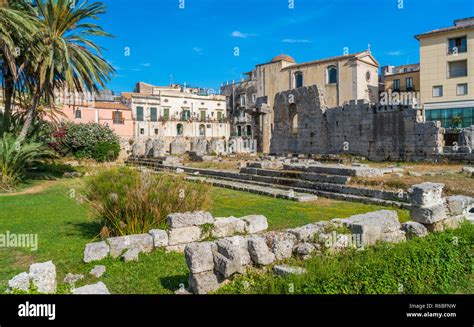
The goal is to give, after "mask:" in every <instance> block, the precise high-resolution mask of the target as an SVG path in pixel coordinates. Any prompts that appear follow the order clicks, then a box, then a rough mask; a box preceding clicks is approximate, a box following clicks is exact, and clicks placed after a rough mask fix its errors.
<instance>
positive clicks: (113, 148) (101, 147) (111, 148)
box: [92, 142, 120, 162]
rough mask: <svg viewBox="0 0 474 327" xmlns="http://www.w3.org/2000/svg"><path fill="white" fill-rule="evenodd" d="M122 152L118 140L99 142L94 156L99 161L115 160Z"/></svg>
mask: <svg viewBox="0 0 474 327" xmlns="http://www.w3.org/2000/svg"><path fill="white" fill-rule="evenodd" d="M119 154H120V144H118V143H117V142H113V143H111V142H99V143H97V144H96V145H95V147H94V152H93V154H92V157H93V158H94V159H95V160H97V161H98V162H105V161H115V160H117V158H118V156H119Z"/></svg>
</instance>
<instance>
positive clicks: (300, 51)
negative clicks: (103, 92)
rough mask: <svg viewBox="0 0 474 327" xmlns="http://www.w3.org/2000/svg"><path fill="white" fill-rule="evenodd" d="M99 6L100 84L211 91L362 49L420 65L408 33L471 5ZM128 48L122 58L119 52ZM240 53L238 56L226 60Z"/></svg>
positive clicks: (238, 1) (209, 1)
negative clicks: (105, 68) (279, 59)
mask: <svg viewBox="0 0 474 327" xmlns="http://www.w3.org/2000/svg"><path fill="white" fill-rule="evenodd" d="M180 1H182V0H103V2H104V3H105V4H106V5H107V13H106V14H105V15H103V16H102V19H101V22H100V24H101V25H102V26H103V27H104V29H105V30H106V31H108V32H109V33H112V34H114V35H115V38H113V39H100V40H99V41H98V43H99V44H100V45H102V46H103V47H104V48H105V49H106V51H105V52H104V56H105V57H106V58H107V59H108V60H109V61H110V62H111V63H112V64H113V65H114V67H116V69H117V73H116V76H115V77H114V79H113V80H112V81H111V82H110V83H109V84H108V88H109V89H112V90H114V91H116V92H119V91H131V90H132V89H133V87H134V85H135V83H136V82H137V81H144V82H148V83H152V84H156V85H168V84H169V83H170V76H171V75H172V78H173V82H174V83H181V84H182V83H187V84H188V85H194V86H201V87H210V88H218V87H219V86H220V84H221V83H222V82H225V81H226V80H227V81H231V80H239V79H240V78H241V77H242V75H241V73H243V72H246V71H249V70H251V69H252V68H253V67H254V66H255V64H258V63H264V62H267V61H269V60H270V59H271V58H272V57H274V56H276V55H278V54H280V53H286V54H288V55H291V56H292V57H293V58H295V60H296V61H297V62H304V61H311V60H317V59H321V58H325V57H331V56H337V55H341V54H342V53H343V51H344V48H345V47H347V48H348V49H349V52H351V53H352V52H358V51H362V50H365V49H367V47H368V45H369V44H370V47H371V50H372V53H373V54H374V56H375V57H376V59H377V60H378V61H379V63H380V64H381V65H382V66H383V65H387V64H390V65H399V64H406V63H412V62H418V61H419V50H418V41H417V40H416V39H415V38H414V35H415V34H419V33H423V32H426V31H429V30H432V29H436V28H440V27H447V26H451V25H452V24H453V20H454V19H457V18H463V17H470V16H474V1H473V0H403V8H402V9H399V8H398V7H399V1H402V0H332V1H329V0H294V9H290V8H289V0H184V1H185V2H184V5H185V6H184V9H180V7H179V5H180ZM126 47H128V48H129V49H130V55H129V56H126V53H125V48H126ZM235 47H238V48H239V50H240V53H239V56H235V55H234V49H235Z"/></svg>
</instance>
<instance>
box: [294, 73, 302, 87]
mask: <svg viewBox="0 0 474 327" xmlns="http://www.w3.org/2000/svg"><path fill="white" fill-rule="evenodd" d="M294 78H295V88H296V89H297V88H299V87H303V73H302V72H296V73H295V74H294Z"/></svg>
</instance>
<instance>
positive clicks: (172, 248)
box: [165, 244, 187, 253]
mask: <svg viewBox="0 0 474 327" xmlns="http://www.w3.org/2000/svg"><path fill="white" fill-rule="evenodd" d="M186 245H187V244H177V245H168V246H167V247H165V249H166V252H179V253H184V249H185V248H186Z"/></svg>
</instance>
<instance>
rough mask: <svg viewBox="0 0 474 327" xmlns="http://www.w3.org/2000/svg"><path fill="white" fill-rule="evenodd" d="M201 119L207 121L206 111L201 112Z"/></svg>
mask: <svg viewBox="0 0 474 327" xmlns="http://www.w3.org/2000/svg"><path fill="white" fill-rule="evenodd" d="M200 118H201V121H205V120H206V110H201V112H200Z"/></svg>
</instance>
